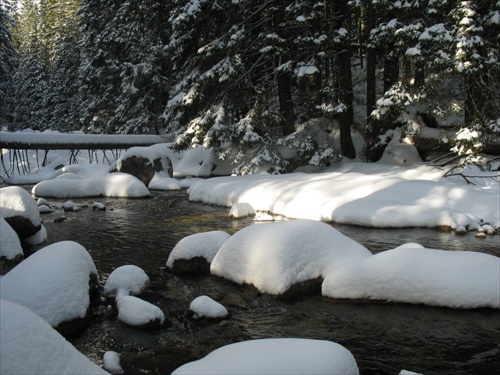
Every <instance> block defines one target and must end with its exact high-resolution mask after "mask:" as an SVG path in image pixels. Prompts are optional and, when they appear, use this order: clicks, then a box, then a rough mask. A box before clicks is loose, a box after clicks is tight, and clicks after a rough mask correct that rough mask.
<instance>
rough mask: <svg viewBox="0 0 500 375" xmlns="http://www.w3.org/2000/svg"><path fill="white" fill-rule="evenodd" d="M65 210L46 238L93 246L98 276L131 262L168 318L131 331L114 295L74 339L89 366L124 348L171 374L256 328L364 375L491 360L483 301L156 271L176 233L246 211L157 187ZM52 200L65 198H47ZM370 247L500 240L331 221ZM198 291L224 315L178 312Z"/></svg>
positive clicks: (493, 322) (493, 339)
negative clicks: (159, 325)
mask: <svg viewBox="0 0 500 375" xmlns="http://www.w3.org/2000/svg"><path fill="white" fill-rule="evenodd" d="M75 201H76V202H77V203H78V204H79V205H88V207H87V208H84V209H83V210H82V211H80V212H75V213H65V214H64V215H65V216H66V217H67V219H68V220H66V221H64V222H63V223H60V224H56V223H54V222H53V219H55V218H57V217H60V216H61V215H63V212H62V209H58V210H56V211H55V212H54V213H51V214H48V215H46V216H45V215H44V216H43V218H44V219H45V222H44V224H45V226H46V228H47V231H48V234H49V241H50V243H53V242H57V241H61V240H74V241H77V242H79V243H81V244H82V245H83V246H85V248H86V249H87V250H89V252H90V253H91V255H92V257H93V259H94V262H95V264H96V266H97V269H98V271H99V273H100V281H101V283H104V281H105V280H106V277H107V275H109V273H110V272H111V271H113V270H114V269H115V268H116V267H119V266H122V265H125V264H134V265H136V266H138V267H141V268H142V269H144V270H145V271H146V273H147V274H148V275H149V277H150V279H151V285H150V287H149V288H148V290H147V291H146V292H145V293H144V294H143V295H141V298H143V299H145V300H147V301H149V302H151V303H153V304H155V305H157V306H159V307H160V308H161V309H162V310H163V312H164V313H165V315H166V317H168V318H169V319H170V320H171V322H172V325H171V326H169V327H166V328H163V329H161V330H160V331H157V332H149V331H146V332H145V331H139V330H136V329H133V328H130V327H126V326H125V325H123V324H121V323H120V322H118V321H117V320H116V317H115V315H113V314H116V311H114V310H112V311H111V312H109V311H108V307H107V306H108V305H111V304H112V303H113V301H111V300H104V299H103V301H102V305H101V306H99V307H97V308H96V309H95V313H96V317H95V319H94V322H93V324H92V325H91V326H90V327H89V328H88V329H87V330H86V331H85V332H84V333H82V334H81V335H79V336H78V337H74V338H72V339H71V341H72V342H73V344H74V345H75V346H76V347H77V348H78V349H79V350H81V351H82V352H83V353H84V354H86V355H87V356H89V357H90V358H91V359H92V360H94V361H95V362H97V363H101V360H102V355H103V354H104V352H105V351H107V350H115V351H117V352H119V353H120V354H121V355H122V365H123V366H124V367H125V368H126V373H127V374H144V373H149V374H168V373H170V372H171V371H172V370H173V369H175V368H176V367H178V366H179V365H181V364H182V363H184V362H187V361H190V360H193V359H196V358H199V357H200V356H203V355H205V354H207V353H208V352H210V351H211V350H214V349H215V348H217V347H220V346H222V345H225V344H228V343H231V342H236V341H241V340H247V339H255V338H264V337H303V338H316V339H326V340H332V341H335V342H338V343H340V344H342V345H344V346H345V347H346V348H348V349H349V350H350V351H351V352H352V353H353V354H354V356H355V358H356V360H357V362H358V365H359V367H360V370H361V373H362V374H397V373H399V371H400V370H402V369H408V370H413V371H417V372H421V373H425V374H450V373H453V374H483V373H484V374H489V373H493V372H494V371H495V370H496V369H498V368H499V367H500V359H499V357H500V356H499V345H500V343H499V337H500V313H499V312H498V311H496V310H492V309H478V310H454V309H448V308H435V307H428V306H416V305H408V304H392V303H382V302H366V301H365V302H360V301H336V300H335V301H334V300H328V299H324V298H323V297H321V296H320V295H310V296H305V297H304V298H301V299H298V300H295V301H282V300H276V299H274V298H271V297H269V296H265V295H264V296H262V295H260V294H258V293H256V291H255V290H253V289H252V288H249V287H241V286H238V285H234V284H232V283H230V282H227V281H224V280H221V279H218V278H215V277H198V278H193V277H191V278H189V277H184V278H179V277H177V276H175V275H172V274H171V273H169V272H168V271H167V270H166V269H165V263H166V261H167V259H168V254H169V252H170V251H171V250H172V248H173V247H174V246H175V244H176V243H177V242H178V241H179V240H180V239H182V238H183V237H185V236H188V235H191V234H194V233H199V232H206V231H210V230H224V231H226V232H228V233H234V232H236V231H237V230H239V229H241V228H243V227H245V226H248V225H250V224H252V223H253V220H252V219H244V220H232V219H229V217H228V213H229V210H228V209H226V208H221V207H214V206H209V205H201V204H195V203H190V202H188V200H187V196H186V194H185V193H184V192H161V193H155V194H154V197H153V198H151V199H144V200H127V199H110V198H103V199H100V201H102V202H103V203H105V204H106V206H107V210H106V211H92V210H91V208H90V207H91V206H92V202H93V200H86V199H81V200H75ZM51 203H53V204H54V205H55V206H56V207H59V208H60V207H62V204H63V203H64V201H62V200H60V201H57V200H53V201H52V202H51ZM336 227H337V228H338V229H339V230H340V231H342V232H343V233H344V234H346V235H347V236H349V237H351V238H353V239H355V240H356V241H358V242H360V243H362V244H363V245H365V246H366V247H367V248H368V249H370V250H371V251H372V252H378V251H383V250H387V249H390V248H394V247H396V246H399V245H401V244H403V243H406V242H418V243H420V244H422V245H424V246H426V247H429V248H440V249H450V250H466V251H483V252H488V253H490V254H494V255H497V256H498V255H500V246H499V241H500V237H499V236H495V237H488V238H486V239H484V240H478V239H476V238H474V236H473V235H471V234H469V235H467V236H464V237H462V236H460V237H459V236H456V235H455V234H454V233H440V232H437V231H434V230H431V229H390V230H381V229H369V228H360V227H353V226H336ZM202 294H206V295H209V296H211V297H212V298H214V299H216V300H219V301H221V302H222V303H223V304H225V305H226V307H228V310H229V312H230V314H231V316H230V319H229V320H227V321H223V322H220V323H213V324H200V323H196V322H193V321H190V320H189V319H186V317H185V312H186V310H187V308H188V307H189V304H190V302H191V301H192V300H193V299H194V298H195V297H197V296H199V295H202Z"/></svg>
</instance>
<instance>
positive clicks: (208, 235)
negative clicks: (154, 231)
mask: <svg viewBox="0 0 500 375" xmlns="http://www.w3.org/2000/svg"><path fill="white" fill-rule="evenodd" d="M229 237H231V235H229V234H228V233H226V232H223V231H220V230H216V231H210V232H204V233H195V234H192V235H190V236H187V237H184V238H183V239H182V240H180V241H179V242H178V243H177V244H176V245H175V247H174V248H173V250H172V252H171V253H170V255H169V257H168V260H167V267H168V268H169V269H171V270H172V271H173V272H174V273H178V274H208V273H210V263H212V260H213V259H214V257H215V254H217V252H218V251H219V249H220V248H221V246H222V245H223V244H224V242H226V241H227V240H228V238H229Z"/></svg>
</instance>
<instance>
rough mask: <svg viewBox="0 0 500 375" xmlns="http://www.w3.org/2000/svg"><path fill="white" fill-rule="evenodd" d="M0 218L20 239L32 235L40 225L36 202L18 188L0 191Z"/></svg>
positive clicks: (10, 187) (7, 188) (13, 187)
mask: <svg viewBox="0 0 500 375" xmlns="http://www.w3.org/2000/svg"><path fill="white" fill-rule="evenodd" d="M0 217H3V218H4V219H5V220H6V221H7V222H8V223H9V224H10V226H11V227H12V228H13V229H14V230H15V231H16V233H17V234H18V235H19V238H20V239H24V238H26V237H30V236H32V235H34V234H35V233H36V232H38V231H39V230H40V227H41V225H42V220H41V218H40V212H39V211H38V207H37V205H36V202H35V201H34V200H33V197H32V196H31V195H30V193H28V192H27V191H26V190H24V189H23V188H21V187H19V186H8V187H4V188H1V189H0Z"/></svg>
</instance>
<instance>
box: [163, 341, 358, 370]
mask: <svg viewBox="0 0 500 375" xmlns="http://www.w3.org/2000/svg"><path fill="white" fill-rule="evenodd" d="M172 374H175V375H181V374H186V375H187V374H189V375H195V374H203V375H208V374H214V375H215V374H217V375H222V374H231V375H237V374H242V375H243V374H253V375H259V374H262V375H272V374H280V375H281V374H289V375H291V374H301V375H302V374H310V375H313V374H318V375H319V374H322V375H324V374H343V375H350V374H353V375H354V374H359V370H358V366H357V364H356V360H355V359H354V357H353V355H352V354H351V352H350V351H349V350H347V349H346V348H344V347H343V346H342V345H340V344H337V343H335V342H331V341H324V340H311V339H296V338H283V339H261V340H251V341H243V342H239V343H236V344H230V345H226V346H223V347H221V348H219V349H216V350H214V351H213V352H211V353H210V354H208V355H207V356H206V357H204V358H202V359H200V360H198V361H194V362H190V363H187V364H185V365H183V366H181V367H179V368H178V369H176V370H175V371H174V372H173V373H172Z"/></svg>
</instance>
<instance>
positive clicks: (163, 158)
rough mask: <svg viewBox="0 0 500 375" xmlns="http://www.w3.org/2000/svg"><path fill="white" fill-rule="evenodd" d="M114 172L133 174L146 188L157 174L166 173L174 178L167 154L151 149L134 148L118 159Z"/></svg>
mask: <svg viewBox="0 0 500 375" xmlns="http://www.w3.org/2000/svg"><path fill="white" fill-rule="evenodd" d="M112 172H123V173H128V174H131V175H133V176H135V177H136V178H137V179H139V180H140V181H142V182H143V183H144V184H145V185H146V186H148V185H149V182H150V181H151V180H152V179H153V177H154V175H155V173H156V172H165V173H167V174H168V176H169V177H173V168H172V161H171V160H170V158H169V157H168V156H167V155H166V154H164V153H162V152H160V151H157V150H153V149H151V148H149V147H132V148H131V149H130V150H128V151H127V152H126V153H125V155H123V156H122V157H121V158H120V159H118V161H117V162H116V167H115V169H114V170H112Z"/></svg>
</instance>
